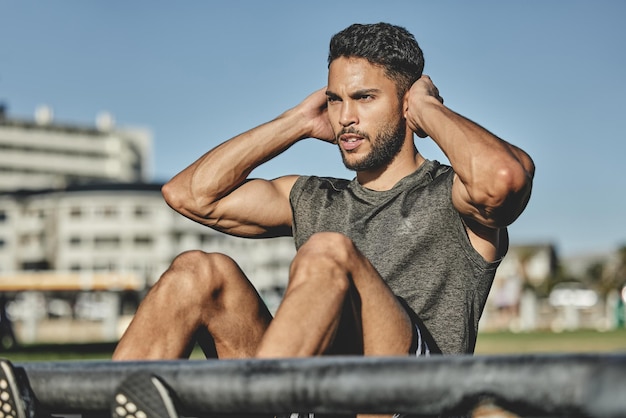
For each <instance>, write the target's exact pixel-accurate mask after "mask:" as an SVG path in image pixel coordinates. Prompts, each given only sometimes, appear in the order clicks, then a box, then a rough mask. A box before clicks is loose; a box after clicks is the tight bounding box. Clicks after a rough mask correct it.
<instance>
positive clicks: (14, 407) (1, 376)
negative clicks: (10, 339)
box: [0, 359, 27, 418]
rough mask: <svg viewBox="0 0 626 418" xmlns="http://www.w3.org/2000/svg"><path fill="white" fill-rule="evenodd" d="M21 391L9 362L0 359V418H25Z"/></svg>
mask: <svg viewBox="0 0 626 418" xmlns="http://www.w3.org/2000/svg"><path fill="white" fill-rule="evenodd" d="M21 393H22V390H21V388H20V386H19V383H18V379H17V377H16V375H15V370H14V369H13V365H12V364H11V362H10V361H9V360H4V359H0V416H2V417H4V418H9V417H10V418H27V414H26V403H25V402H24V400H23V399H22V396H21Z"/></svg>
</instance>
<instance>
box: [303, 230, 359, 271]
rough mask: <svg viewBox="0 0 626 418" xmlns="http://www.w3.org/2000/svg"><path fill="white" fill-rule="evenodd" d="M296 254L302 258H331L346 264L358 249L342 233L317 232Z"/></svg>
mask: <svg viewBox="0 0 626 418" xmlns="http://www.w3.org/2000/svg"><path fill="white" fill-rule="evenodd" d="M298 255H300V256H302V257H303V258H314V257H322V258H331V259H332V260H334V261H335V262H336V263H341V264H347V263H348V262H349V261H350V260H354V257H355V256H357V255H358V250H357V248H356V246H355V245H354V242H353V241H352V240H351V239H350V238H348V237H347V236H346V235H344V234H341V233H339V232H318V233H316V234H313V235H312V236H311V237H310V238H309V239H308V240H307V242H305V243H304V245H303V246H302V247H301V248H300V251H298Z"/></svg>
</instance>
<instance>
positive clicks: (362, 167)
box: [337, 122, 406, 171]
mask: <svg viewBox="0 0 626 418" xmlns="http://www.w3.org/2000/svg"><path fill="white" fill-rule="evenodd" d="M344 133H353V134H357V135H360V136H362V137H363V138H365V139H366V140H367V141H369V143H370V144H371V146H372V148H371V150H370V152H369V153H368V154H367V155H365V156H364V157H363V158H361V159H360V160H357V161H348V159H347V158H346V154H349V153H350V152H348V151H344V150H342V149H341V148H339V151H340V152H341V158H342V159H343V165H345V166H346V168H347V169H348V170H353V171H368V170H376V169H379V168H383V167H386V166H387V165H389V163H391V162H392V161H393V159H394V158H395V157H396V155H398V153H399V152H400V149H402V145H403V144H404V137H405V133H406V126H405V125H404V124H403V123H401V122H398V123H396V124H394V125H392V124H391V123H390V124H388V125H385V126H384V127H383V129H381V131H380V132H379V133H378V135H377V136H376V139H375V140H374V141H371V140H370V136H369V135H368V134H367V133H365V132H360V131H357V130H356V129H354V128H348V129H344V130H342V131H341V132H340V133H339V135H337V143H339V137H340V136H341V135H342V134H344Z"/></svg>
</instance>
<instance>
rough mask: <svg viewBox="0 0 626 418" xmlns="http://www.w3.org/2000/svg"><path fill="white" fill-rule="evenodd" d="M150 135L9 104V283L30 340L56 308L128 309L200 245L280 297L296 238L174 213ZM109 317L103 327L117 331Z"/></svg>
mask: <svg viewBox="0 0 626 418" xmlns="http://www.w3.org/2000/svg"><path fill="white" fill-rule="evenodd" d="M151 141H152V139H151V137H150V135H149V132H148V131H147V130H141V129H127V128H125V129H119V128H116V127H115V126H114V124H113V123H112V118H111V117H110V116H108V115H104V116H101V117H99V119H98V121H97V123H96V126H93V127H91V126H79V125H70V124H59V123H55V122H54V121H53V120H52V118H51V112H50V110H49V109H43V110H41V109H40V110H39V111H38V114H37V115H36V117H35V119H34V120H32V121H28V120H17V119H10V118H8V117H7V115H6V112H4V111H1V112H0V149H1V152H0V173H1V175H0V293H1V294H2V297H3V303H5V304H6V305H7V312H8V314H9V317H12V318H11V319H13V320H14V321H15V322H17V323H18V325H20V326H22V325H24V324H26V327H25V328H26V329H27V330H26V331H24V332H22V336H24V335H25V336H26V340H27V341H29V342H32V341H36V340H40V339H41V335H40V334H41V332H39V328H40V325H41V323H42V321H43V320H45V319H46V318H49V317H50V316H69V317H71V319H98V318H99V319H101V320H103V321H106V318H107V317H112V318H113V319H114V320H115V319H118V317H119V314H120V313H122V311H123V310H124V308H123V305H124V303H123V300H122V299H121V298H123V297H124V296H123V292H125V291H131V292H134V293H136V294H137V295H138V297H137V298H135V299H137V300H138V299H139V298H140V297H141V295H143V293H145V291H146V289H147V288H149V287H150V286H151V285H152V284H154V283H155V282H156V280H158V278H159V276H160V275H161V274H162V273H163V271H165V269H166V268H167V267H168V266H169V264H170V262H171V261H172V260H173V258H174V257H175V256H176V255H178V254H180V253H181V252H183V251H187V250H193V249H199V250H203V251H207V252H221V253H225V254H228V255H230V256H231V257H233V258H234V259H236V260H237V261H238V263H239V264H240V266H241V267H242V269H243V270H244V272H245V273H246V274H248V276H249V277H250V279H251V281H252V282H253V284H254V285H255V286H256V287H257V289H258V290H259V292H260V293H261V295H262V296H263V297H264V298H265V299H266V302H267V303H268V306H269V307H270V308H271V309H272V308H275V306H277V304H278V301H279V300H280V297H281V295H282V291H283V288H284V285H285V283H286V280H287V272H288V268H289V263H290V262H291V259H292V258H293V255H294V254H295V249H294V245H293V241H292V239H290V238H278V239H266V240H249V239H242V238H235V237H232V236H229V235H225V234H221V233H218V232H215V231H213V230H211V229H210V228H207V227H205V226H202V225H200V224H197V223H195V222H192V221H190V220H188V219H186V218H184V217H182V216H181V215H179V214H178V213H176V212H174V211H173V210H172V209H171V208H169V207H168V206H167V204H166V203H165V202H164V200H163V198H162V195H161V192H160V189H161V184H157V183H151V182H149V178H150V169H149V168H150V161H151V158H152V156H151ZM100 296H102V297H100ZM103 301H104V302H106V303H104V302H103ZM107 301H108V302H107ZM109 302H110V303H109ZM107 304H108V305H107ZM111 304H113V305H115V306H118V307H119V308H120V309H118V310H117V311H116V312H112V311H110V310H108V308H107V306H111ZM64 306H65V308H64ZM99 306H100V308H101V309H100V308H98V307H99ZM36 307H38V308H36ZM133 307H136V304H135V306H132V307H131V310H132V308H133ZM98 310H99V311H100V314H98V312H97V311H98ZM109 322H110V327H109V331H107V332H106V333H105V334H106V335H105V337H106V338H107V339H115V338H117V337H118V336H117V335H114V334H115V332H114V331H112V330H113V327H115V324H114V323H113V322H111V321H109ZM22 328H24V327H23V326H22Z"/></svg>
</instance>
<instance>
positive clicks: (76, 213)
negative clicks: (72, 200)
mask: <svg viewBox="0 0 626 418" xmlns="http://www.w3.org/2000/svg"><path fill="white" fill-rule="evenodd" d="M81 216H83V211H82V210H81V209H80V208H78V207H73V208H71V209H70V217H71V218H80V217H81Z"/></svg>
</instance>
